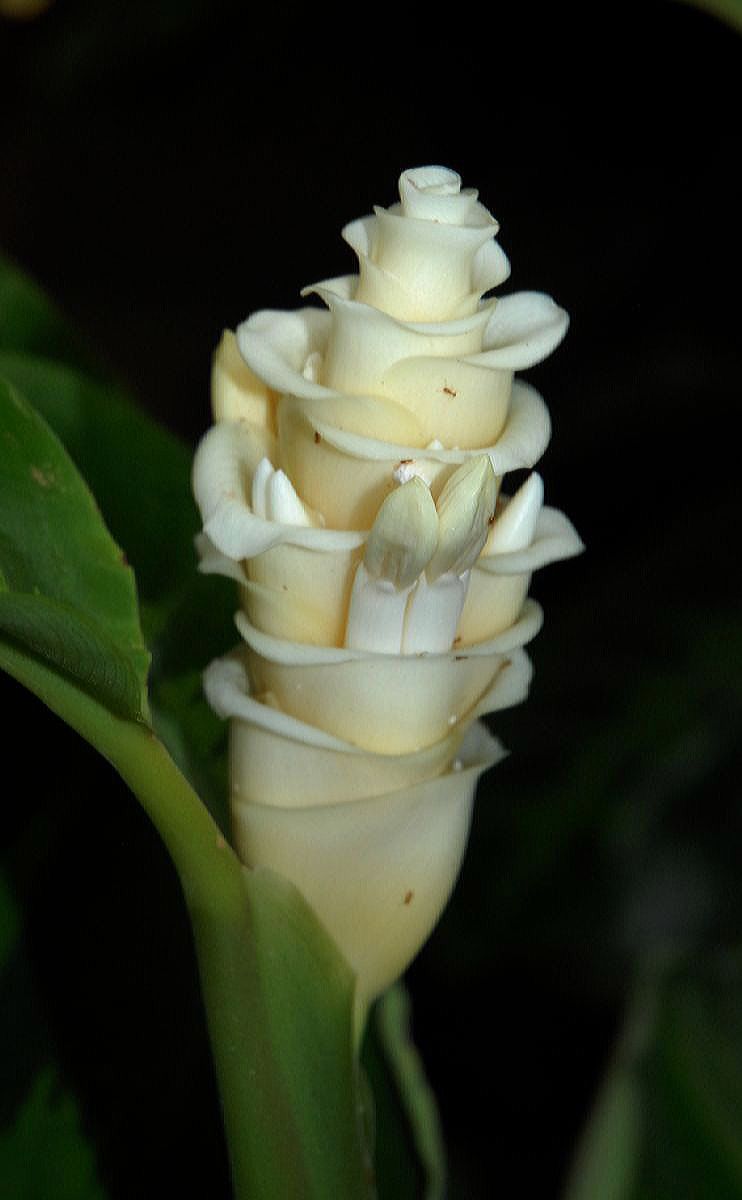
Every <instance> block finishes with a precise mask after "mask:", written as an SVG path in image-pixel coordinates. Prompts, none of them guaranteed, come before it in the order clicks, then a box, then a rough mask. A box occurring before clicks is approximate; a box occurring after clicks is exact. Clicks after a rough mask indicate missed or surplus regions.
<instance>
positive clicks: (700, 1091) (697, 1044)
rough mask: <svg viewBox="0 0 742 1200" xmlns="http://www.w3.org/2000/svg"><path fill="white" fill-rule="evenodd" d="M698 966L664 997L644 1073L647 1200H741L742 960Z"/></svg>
mask: <svg viewBox="0 0 742 1200" xmlns="http://www.w3.org/2000/svg"><path fill="white" fill-rule="evenodd" d="M699 966H700V964H699ZM699 966H696V967H695V969H692V970H685V971H680V972H678V973H677V974H675V975H673V976H672V977H670V978H669V979H668V980H667V981H666V982H665V983H664V985H663V987H662V989H661V996H660V1003H659V1011H658V1017H657V1025H656V1038H655V1041H654V1044H653V1046H652V1052H651V1055H650V1057H649V1061H648V1063H647V1071H646V1094H647V1104H648V1123H647V1139H646V1153H645V1162H644V1170H643V1185H644V1191H643V1192H642V1195H645V1194H646V1195H652V1196H655V1195H656V1196H661V1197H663V1198H664V1197H665V1196H667V1197H671V1196H672V1197H673V1200H675V1198H676V1197H677V1200H686V1198H687V1200H691V1198H692V1200H738V1198H739V1197H740V1196H742V1008H741V1007H740V995H741V994H742V953H739V952H737V953H730V954H725V955H721V956H719V958H718V959H717V960H716V962H714V963H712V964H705V965H704V966H703V967H701V968H700V969H699Z"/></svg>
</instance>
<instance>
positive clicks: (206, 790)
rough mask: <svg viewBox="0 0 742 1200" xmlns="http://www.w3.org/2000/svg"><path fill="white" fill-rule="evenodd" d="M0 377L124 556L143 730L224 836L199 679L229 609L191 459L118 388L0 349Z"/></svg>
mask: <svg viewBox="0 0 742 1200" xmlns="http://www.w3.org/2000/svg"><path fill="white" fill-rule="evenodd" d="M0 278H2V260H1V259H0ZM50 320H51V318H50ZM0 376H5V378H7V379H8V380H10V382H11V383H13V384H14V385H15V386H16V387H17V388H18V389H19V390H20V391H21V392H22V393H23V395H24V396H25V397H26V398H27V399H28V400H29V401H30V402H31V403H32V404H33V405H34V407H35V408H36V409H37V410H38V411H39V412H40V413H41V414H42V416H43V417H44V418H45V420H46V421H47V422H48V423H49V425H51V427H52V428H53V430H54V431H55V433H56V434H57V436H58V437H59V439H60V441H61V442H62V443H63V444H64V446H65V448H66V449H67V451H68V453H69V454H70V457H71V458H72V459H73V460H74V461H75V463H76V465H77V466H78V468H79V469H80V471H81V473H82V474H83V476H84V478H85V480H86V482H87V483H88V485H89V486H90V487H91V490H92V491H93V492H94V494H95V497H96V501H97V503H98V504H99V506H100V509H101V512H102V514H103V517H104V520H105V522H106V525H107V526H108V528H109V530H110V531H111V533H112V534H113V536H114V538H115V539H116V541H117V542H118V543H119V545H121V546H122V547H123V548H124V550H125V552H126V557H127V560H128V562H129V563H130V564H131V566H132V567H133V569H134V571H135V573H136V580H137V590H138V593H139V599H140V611H141V617H142V625H143V629H144V633H145V637H146V640H147V644H148V646H149V649H150V651H151V653H152V656H153V662H152V669H151V672H150V678H149V691H150V704H151V710H152V720H153V724H154V727H155V729H156V730H157V733H158V734H159V736H160V737H161V738H162V739H163V741H164V742H165V744H166V745H167V747H168V749H169V750H170V752H171V753H172V754H173V756H174V758H175V759H176V761H177V763H178V765H179V767H180V768H181V770H183V771H184V772H185V774H186V775H187V777H188V779H189V780H190V781H191V782H192V783H193V785H194V787H195V788H196V790H197V791H198V792H199V794H200V795H201V796H202V797H203V798H204V799H205V800H206V802H207V803H208V805H209V807H210V809H211V811H212V813H213V814H214V815H215V817H216V818H217V820H218V822H219V824H220V825H221V827H222V828H223V829H225V828H226V813H225V806H226V796H227V790H226V736H225V727H224V723H223V722H221V721H218V720H217V719H216V718H215V717H214V714H213V713H212V712H211V710H210V709H209V707H208V705H207V704H206V701H205V700H204V697H203V695H202V692H201V686H200V674H201V671H202V670H203V668H204V666H205V664H206V663H207V662H209V660H210V659H211V658H214V657H216V656H218V655H220V654H223V653H224V652H225V651H226V650H228V649H229V647H230V645H231V642H232V641H233V640H234V626H233V621H232V614H233V612H234V608H235V603H236V602H235V596H234V586H233V585H232V583H231V581H229V580H222V579H216V578H215V577H213V576H212V577H209V578H208V579H206V578H204V577H203V576H200V575H198V573H197V571H196V556H195V551H194V547H193V538H194V535H195V533H196V530H197V528H198V524H199V522H198V516H197V513H196V507H195V504H194V501H193V499H192V496H191V488H190V472H191V461H192V454H191V451H190V450H189V449H188V447H186V446H184V445H183V444H182V443H181V442H180V441H179V440H178V439H177V438H175V437H173V436H172V435H171V434H170V433H168V432H167V431H166V430H164V429H162V428H161V427H160V426H159V425H157V424H156V423H155V422H154V421H152V420H151V419H150V418H149V417H148V416H147V415H146V414H145V413H143V412H142V411H141V410H139V409H138V408H137V407H136V406H135V405H134V404H133V403H132V402H131V401H130V400H129V399H128V397H127V396H126V395H125V394H124V393H123V392H121V391H120V389H118V388H117V387H115V386H113V385H111V384H103V383H101V382H100V381H99V380H97V379H94V378H91V377H90V376H87V375H85V374H83V373H81V372H80V371H78V370H76V369H74V368H72V367H70V366H69V365H67V364H64V363H55V362H49V361H47V360H46V359H44V358H40V357H32V356H29V355H27V354H19V353H17V352H15V351H12V350H6V351H3V350H2V349H0ZM132 464H135V470H134V468H133V466H132ZM133 473H134V474H135V478H136V490H133V489H132V475H133ZM163 531H165V532H164V533H163Z"/></svg>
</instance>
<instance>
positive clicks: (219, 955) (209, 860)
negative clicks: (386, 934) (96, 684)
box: [0, 642, 368, 1200]
mask: <svg viewBox="0 0 742 1200" xmlns="http://www.w3.org/2000/svg"><path fill="white" fill-rule="evenodd" d="M0 668H4V669H5V670H6V671H7V672H8V673H9V674H10V675H13V676H14V677H15V678H16V679H18V680H19V681H20V682H21V683H23V684H24V685H25V686H26V687H28V688H29V689H30V690H31V691H32V692H34V693H35V694H36V695H37V696H40V697H41V699H43V701H44V703H45V704H47V706H48V707H49V708H51V709H52V711H54V712H56V713H57V714H58V715H59V716H61V717H62V718H63V719H64V720H65V721H66V722H67V723H68V724H69V725H71V726H72V727H73V728H74V729H75V730H76V731H77V732H78V733H79V734H81V736H82V737H84V738H85V739H86V740H87V741H89V742H90V743H91V744H92V745H93V746H94V747H95V748H96V749H97V750H99V751H100V752H101V753H102V754H103V755H104V757H105V758H107V759H108V760H109V762H110V763H111V764H112V765H113V767H114V768H115V769H116V770H117V771H118V773H119V774H120V775H121V777H122V778H123V779H124V780H125V782H126V783H127V784H128V785H129V787H130V788H131V790H132V791H133V792H134V794H135V795H136V796H137V798H138V799H139V801H140V803H141V804H142V806H143V808H144V809H145V811H146V812H147V814H148V815H149V817H150V818H151V820H152V822H153V824H154V825H155V827H156V829H157V830H158V832H159V834H160V836H161V837H162V839H163V841H164V843H165V846H166V847H167V849H168V851H169V853H170V855H171V857H172V859H173V862H174V864H175V867H176V870H177V872H178V876H179V878H180V881H181V885H182V888H183V893H184V896H185V900H186V904H187V907H188V911H189V914H190V918H191V922H192V927H193V933H194V941H195V948H196V955H197V960H198V966H199V974H200V979H201V985H202V991H203V997H204V1006H205V1010H206V1018H207V1023H208V1028H209V1035H210V1040H211V1046H212V1052H213V1057H214V1064H215V1069H216V1075H217V1080H218V1084H219V1091H220V1096H221V1102H222V1109H223V1115H224V1127H225V1134H226V1139H227V1145H228V1148H229V1155H230V1162H231V1167H232V1178H233V1185H234V1193H235V1197H236V1200H270V1198H272V1197H274V1196H275V1197H277V1196H278V1194H279V1192H277V1190H276V1188H277V1187H278V1188H279V1189H280V1195H281V1198H282V1200H284V1198H285V1200H305V1198H306V1197H308V1196H309V1195H310V1194H311V1195H316V1196H322V1195H324V1194H328V1193H327V1192H326V1187H325V1185H324V1184H322V1183H319V1184H317V1183H315V1184H313V1185H312V1186H311V1189H310V1188H309V1187H308V1183H307V1180H308V1178H309V1176H311V1175H312V1171H314V1172H315V1176H316V1177H318V1176H319V1175H320V1174H322V1172H323V1170H324V1166H325V1161H326V1160H327V1169H328V1170H329V1171H330V1172H332V1170H333V1169H334V1167H333V1164H332V1161H331V1159H332V1158H333V1156H332V1154H330V1155H329V1158H328V1155H327V1154H326V1152H325V1150H323V1149H322V1148H321V1147H320V1148H319V1155H320V1158H319V1161H320V1164H321V1165H320V1168H319V1170H317V1168H316V1164H314V1165H313V1166H308V1164H307V1162H306V1154H305V1153H303V1150H305V1148H306V1142H305V1141H304V1144H303V1143H302V1134H301V1131H300V1129H299V1126H298V1124H297V1113H296V1111H294V1109H292V1099H291V1095H290V1087H288V1086H287V1084H286V1080H285V1078H283V1077H282V1075H281V1071H280V1070H279V1069H278V1064H277V1061H276V1057H275V1053H274V1048H273V1046H272V1044H271V1039H270V1037H269V1036H268V1035H267V1031H268V1030H269V1028H270V1019H271V1016H272V1014H271V1013H270V1012H268V1011H267V1004H266V1000H265V998H264V993H263V988H262V986H261V978H260V964H259V958H258V950H257V949H256V938H255V936H254V934H255V930H254V928H253V922H254V920H255V919H256V918H257V919H258V920H260V919H261V910H260V899H261V895H262V894H263V892H264V890H265V885H263V888H262V889H261V890H257V889H256V887H255V886H253V885H251V884H250V882H249V880H248V878H247V875H246V872H245V870H244V868H243V867H242V865H241V864H240V862H239V860H238V858H237V856H236V855H235V854H234V852H233V851H232V849H231V848H230V847H229V846H228V844H227V843H226V841H225V839H224V837H223V836H222V834H221V832H220V830H219V828H218V826H217V825H216V823H215V822H214V820H213V819H212V817H211V815H210V814H209V812H208V810H207V809H206V807H205V805H204V804H203V803H202V801H201V800H200V798H199V797H198V795H197V794H196V793H195V792H194V790H193V788H192V787H191V786H190V784H189V783H188V781H187V780H186V779H185V777H184V776H183V775H182V774H181V772H180V771H179V770H178V768H177V766H176V765H175V763H174V762H173V760H172V759H171V758H170V755H169V754H168V753H167V751H166V750H165V748H164V746H163V745H162V743H161V742H160V741H159V740H158V739H157V737H156V736H155V734H154V733H153V732H152V730H151V729H149V728H148V727H147V726H144V725H138V724H135V723H133V722H131V721H128V720H124V719H121V718H119V717H116V716H115V715H113V714H112V713H110V712H109V711H108V710H107V709H106V708H104V707H103V706H102V705H100V704H99V703H97V701H96V700H94V699H93V698H92V697H91V696H89V695H87V694H86V693H84V692H81V691H80V690H78V688H77V687H75V686H74V685H73V684H71V682H70V681H69V680H67V679H65V678H64V677H63V676H60V675H57V674H56V673H55V671H54V670H52V669H50V668H48V667H47V666H45V665H44V663H43V662H41V661H40V660H36V659H32V658H30V657H29V656H27V655H25V654H24V653H23V652H21V651H18V650H16V649H15V647H14V646H13V645H12V644H10V643H7V642H0ZM251 899H252V904H251ZM291 904H294V906H295V899H294V898H293V897H292V898H290V899H289V902H288V907H287V912H289V911H290V919H294V920H295V919H296V918H295V907H294V909H291ZM256 905H257V908H256ZM263 928H264V926H263ZM268 935H269V937H270V929H269V931H268ZM264 944H265V935H263V945H264ZM328 982H329V979H328ZM264 1035H265V1036H264ZM345 1065H346V1068H347V1070H348V1071H352V1069H353V1063H352V1056H351V1053H350V1030H349V1035H348V1062H347V1063H346V1064H345ZM297 1100H298V1098H297V1097H294V1106H295V1104H296V1103H297ZM336 1157H337V1158H338V1159H339V1161H340V1164H341V1169H342V1170H344V1171H345V1172H346V1174H347V1175H348V1176H349V1177H350V1176H352V1182H349V1183H348V1184H347V1186H346V1183H345V1182H344V1183H342V1185H341V1188H342V1191H343V1195H344V1196H348V1197H350V1196H361V1195H367V1194H368V1192H367V1187H366V1185H365V1184H364V1182H363V1179H364V1170H365V1166H364V1163H363V1162H362V1161H361V1150H360V1141H359V1140H358V1139H356V1137H355V1135H354V1132H353V1127H351V1129H350V1132H349V1133H348V1134H347V1137H346V1142H345V1149H344V1150H342V1151H341V1153H340V1154H339V1155H337V1156H336ZM307 1172H308V1173H307ZM335 1190H336V1191H337V1188H335Z"/></svg>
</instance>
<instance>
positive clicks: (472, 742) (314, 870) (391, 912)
mask: <svg viewBox="0 0 742 1200" xmlns="http://www.w3.org/2000/svg"><path fill="white" fill-rule="evenodd" d="M502 756H503V751H502V748H501V747H500V745H499V744H498V743H497V742H495V741H494V740H493V739H492V738H490V737H489V735H488V734H487V733H486V731H485V730H484V729H482V727H481V726H478V725H475V726H473V727H472V729H471V730H470V734H469V738H468V740H467V743H466V744H465V746H464V747H462V752H461V766H460V769H459V770H458V771H452V772H450V773H448V774H446V775H443V776H440V777H439V778H437V779H433V780H430V781H428V782H426V783H421V784H418V785H416V786H413V787H409V788H404V789H402V790H401V791H398V792H392V793H389V794H388V795H385V796H379V797H375V798H373V799H368V800H357V801H355V802H354V803H352V804H334V805H322V806H318V807H314V808H300V809H295V808H294V809H291V810H289V809H285V808H277V807H269V806H267V805H260V804H245V805H240V806H239V807H238V808H237V809H236V810H235V839H236V843H237V847H238V851H239V853H240V857H241V858H242V859H243V861H244V862H245V863H246V864H247V865H248V866H250V867H253V868H259V867H261V866H266V867H270V868H271V869H272V870H275V871H278V872H279V873H280V874H282V875H284V876H285V877H286V878H288V879H290V880H291V881H292V882H293V883H294V884H296V886H297V887H298V888H299V889H300V890H301V891H302V892H303V894H304V896H305V898H306V899H307V900H308V902H309V903H310V904H311V905H312V907H313V908H314V910H315V911H316V912H317V914H318V915H319V917H320V919H321V920H322V921H323V922H324V923H325V925H326V927H327V929H328V930H329V932H330V933H331V935H332V936H333V937H334V939H335V941H336V942H337V944H338V946H339V948H340V950H341V951H342V953H343V954H344V955H345V957H346V958H347V959H348V961H349V963H350V964H351V966H352V967H353V969H354V971H355V972H356V976H357V980H358V985H357V986H358V991H359V1003H360V1004H361V1006H364V1005H365V1004H366V1003H368V1002H369V1001H370V1000H371V999H372V998H373V997H374V996H375V995H377V994H378V993H379V992H380V991H382V990H383V989H384V988H385V987H387V986H388V985H389V984H390V983H391V982H392V981H393V980H394V979H396V978H397V976H398V975H399V974H400V973H401V972H402V971H403V970H404V968H405V967H406V966H407V964H408V962H409V961H410V959H411V958H412V957H413V956H414V955H415V954H416V953H417V951H418V950H419V948H420V946H421V945H422V943H423V942H424V941H425V940H426V938H427V937H428V936H429V934H430V932H431V931H432V929H433V927H434V925H435V923H436V921H437V920H438V917H439V916H440V913H441V911H442V909H443V907H444V905H445V904H446V902H447V900H448V898H449V896H450V893H451V890H452V888H453V885H454V883H455V881H456V877H457V875H458V872H459V868H460V865H461V860H462V857H463V853H464V849H465V847H466V842H467V838H468V833H469V825H470V821H471V810H472V804H473V799H474V791H475V787H476V783H477V779H478V778H479V776H480V774H481V773H482V772H483V771H484V770H486V769H487V768H488V767H489V766H490V765H492V763H493V762H496V761H497V760H498V759H499V758H502ZM359 930H363V937H359Z"/></svg>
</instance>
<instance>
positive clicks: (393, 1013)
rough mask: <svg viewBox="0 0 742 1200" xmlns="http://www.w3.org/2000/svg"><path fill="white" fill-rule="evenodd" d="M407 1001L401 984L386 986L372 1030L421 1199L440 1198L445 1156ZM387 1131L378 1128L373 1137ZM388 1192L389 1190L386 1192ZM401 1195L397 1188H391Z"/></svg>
mask: <svg viewBox="0 0 742 1200" xmlns="http://www.w3.org/2000/svg"><path fill="white" fill-rule="evenodd" d="M410 1021H411V1003H410V998H409V996H408V994H407V991H406V989H405V987H404V985H403V984H401V983H397V984H395V985H394V986H393V987H391V988H389V989H388V991H387V992H385V993H384V995H383V996H382V997H381V999H380V1000H379V1002H378V1003H377V1005H376V1009H375V1012H374V1025H375V1032H376V1034H377V1036H378V1041H379V1045H380V1048H381V1051H382V1053H383V1055H384V1058H385V1060H386V1064H387V1066H388V1069H389V1072H390V1075H391V1078H392V1080H393V1083H394V1086H395V1088H396V1091H397V1094H398V1097H399V1101H400V1103H401V1108H402V1114H403V1118H402V1119H403V1120H404V1121H405V1122H406V1124H407V1126H408V1128H409V1131H410V1135H411V1139H412V1143H413V1145H414V1147H415V1151H416V1156H417V1159H418V1161H419V1163H420V1166H421V1168H422V1171H423V1175H424V1193H423V1194H424V1196H425V1200H443V1197H444V1196H445V1192H446V1156H445V1150H444V1146H443V1134H442V1131H441V1127H440V1118H439V1115H438V1108H437V1105H436V1101H435V1096H434V1094H433V1091H432V1089H431V1087H430V1084H429V1083H428V1080H427V1078H426V1076H425V1069H424V1067H423V1064H422V1061H421V1059H420V1055H419V1054H418V1051H417V1049H416V1047H415V1044H414V1042H413V1041H412V1035H411V1028H410ZM388 1135H389V1131H388V1130H386V1129H381V1128H380V1129H379V1130H378V1131H377V1137H379V1138H381V1137H387V1136H388ZM389 1194H390V1195H392V1193H391V1192H390V1193H389ZM393 1194H394V1195H395V1196H396V1195H402V1194H403V1193H402V1192H401V1191H395V1192H394V1193H393Z"/></svg>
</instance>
